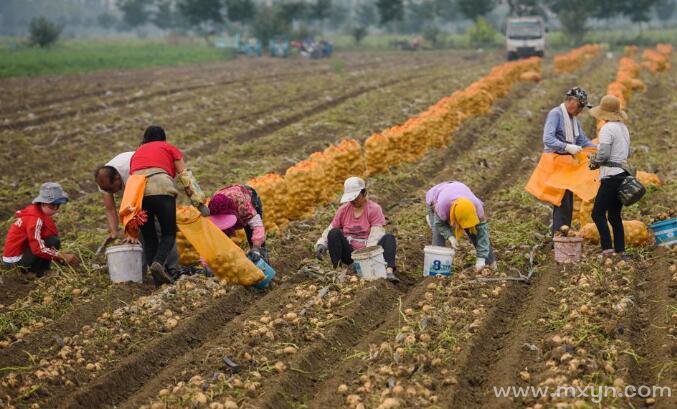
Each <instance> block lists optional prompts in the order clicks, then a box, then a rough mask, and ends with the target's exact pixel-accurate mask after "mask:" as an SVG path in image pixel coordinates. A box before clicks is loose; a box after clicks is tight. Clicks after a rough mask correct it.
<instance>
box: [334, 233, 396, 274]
mask: <svg viewBox="0 0 677 409" xmlns="http://www.w3.org/2000/svg"><path fill="white" fill-rule="evenodd" d="M327 242H328V244H329V245H328V246H327V247H328V248H329V257H331V263H332V264H333V265H334V267H337V266H338V265H339V263H342V264H345V265H346V266H349V265H351V264H353V258H352V254H351V253H352V252H353V248H352V247H351V246H350V243H348V239H346V236H344V235H343V231H342V230H341V229H339V228H336V229H331V230H330V231H329V235H328V236H327ZM378 245H379V246H381V247H383V258H384V259H385V261H386V264H387V265H388V267H391V268H392V269H393V271H394V270H395V252H396V251H397V240H396V239H395V236H393V235H392V234H390V233H386V234H385V235H384V236H383V237H381V240H379V241H378Z"/></svg>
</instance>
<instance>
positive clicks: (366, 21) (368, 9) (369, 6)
mask: <svg viewBox="0 0 677 409" xmlns="http://www.w3.org/2000/svg"><path fill="white" fill-rule="evenodd" d="M355 17H356V20H357V23H358V25H360V26H363V27H369V26H371V25H374V23H376V21H377V19H378V10H377V9H376V6H375V5H374V3H371V2H367V3H362V4H360V5H359V6H357V10H355Z"/></svg>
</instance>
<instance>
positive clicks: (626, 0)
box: [617, 0, 659, 23]
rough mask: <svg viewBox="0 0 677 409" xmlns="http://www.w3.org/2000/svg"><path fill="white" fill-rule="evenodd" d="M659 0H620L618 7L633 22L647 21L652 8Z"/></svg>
mask: <svg viewBox="0 0 677 409" xmlns="http://www.w3.org/2000/svg"><path fill="white" fill-rule="evenodd" d="M658 2H659V0H620V1H618V2H617V7H618V8H619V11H620V13H621V14H622V15H624V16H626V17H628V18H629V19H630V21H632V22H633V23H646V22H647V21H649V20H650V14H651V9H652V8H653V7H654V6H655V5H656V4H658Z"/></svg>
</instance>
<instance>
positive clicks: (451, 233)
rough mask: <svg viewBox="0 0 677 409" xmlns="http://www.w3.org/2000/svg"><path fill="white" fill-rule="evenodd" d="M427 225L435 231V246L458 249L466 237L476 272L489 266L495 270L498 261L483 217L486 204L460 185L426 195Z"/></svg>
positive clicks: (452, 184) (449, 184) (439, 187)
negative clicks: (475, 258)
mask: <svg viewBox="0 0 677 409" xmlns="http://www.w3.org/2000/svg"><path fill="white" fill-rule="evenodd" d="M425 203H426V208H427V210H428V216H427V220H428V225H429V226H430V228H431V229H432V236H433V237H432V244H433V246H444V244H445V242H446V241H448V242H449V244H450V246H451V247H452V248H453V249H454V250H456V249H458V239H460V238H461V237H462V236H463V233H465V234H466V235H467V236H468V238H469V239H470V241H471V242H472V244H473V246H475V252H476V253H477V260H476V262H475V270H476V271H481V270H482V269H483V268H484V267H485V266H487V265H489V266H490V267H491V268H492V269H494V270H495V269H496V257H495V256H494V250H493V249H492V247H491V242H490V241H489V224H488V223H487V220H486V217H485V214H484V204H483V203H482V201H481V200H480V199H478V198H477V196H475V194H474V193H473V192H472V191H471V190H470V188H468V186H466V185H464V184H463V183H461V182H454V181H451V182H443V183H440V184H438V185H435V186H433V187H432V188H431V189H430V190H428V192H426V194H425Z"/></svg>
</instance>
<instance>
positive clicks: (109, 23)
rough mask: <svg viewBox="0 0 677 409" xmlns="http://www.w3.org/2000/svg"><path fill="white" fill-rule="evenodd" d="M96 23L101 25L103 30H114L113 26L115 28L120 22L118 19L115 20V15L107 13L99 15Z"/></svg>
mask: <svg viewBox="0 0 677 409" xmlns="http://www.w3.org/2000/svg"><path fill="white" fill-rule="evenodd" d="M96 21H97V22H98V23H99V25H100V26H101V27H102V28H105V29H106V30H107V29H109V28H113V26H115V23H117V22H118V19H117V18H115V16H114V15H113V14H111V13H109V12H107V11H106V12H103V13H101V14H99V15H98V16H97V17H96Z"/></svg>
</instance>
